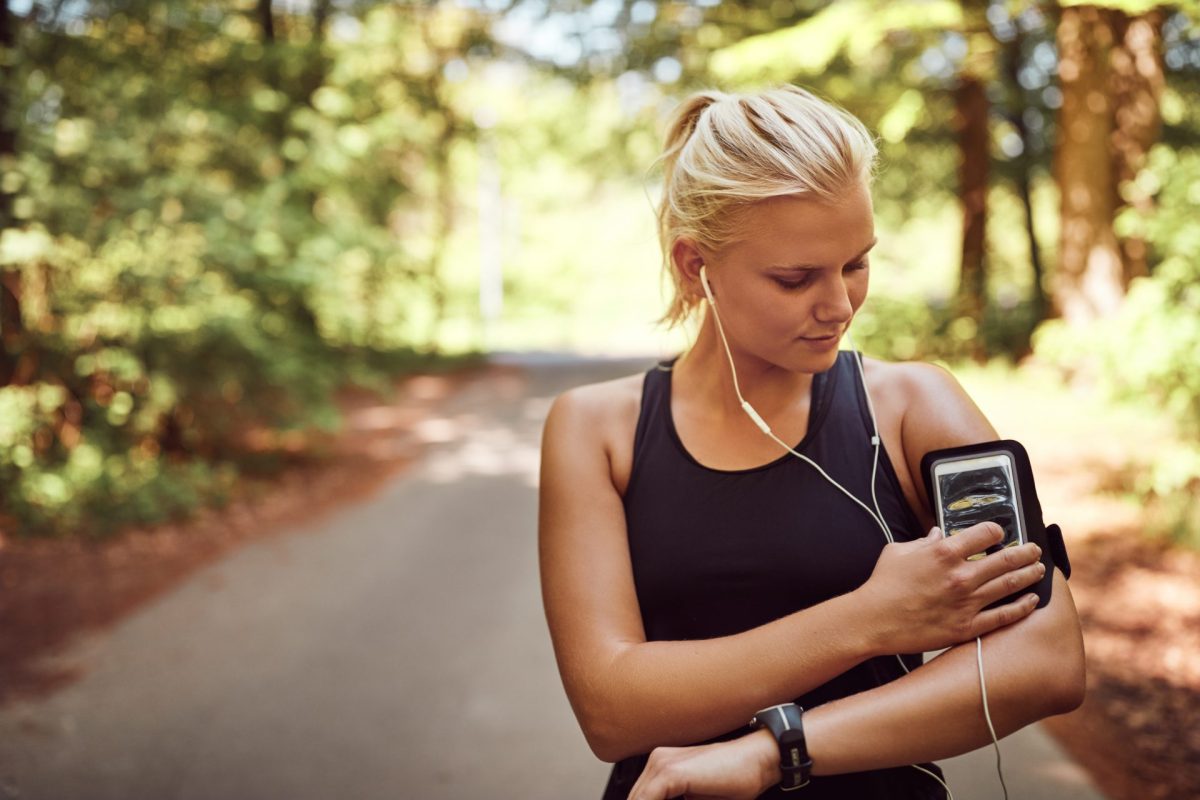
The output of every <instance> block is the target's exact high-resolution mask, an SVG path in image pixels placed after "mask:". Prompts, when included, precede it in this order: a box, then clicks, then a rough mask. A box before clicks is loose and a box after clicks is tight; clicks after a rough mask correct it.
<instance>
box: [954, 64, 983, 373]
mask: <svg viewBox="0 0 1200 800" xmlns="http://www.w3.org/2000/svg"><path fill="white" fill-rule="evenodd" d="M954 108H955V114H954V118H955V124H954V127H955V133H956V134H957V139H958V150H959V164H958V192H959V202H960V203H961V204H962V212H963V240H962V266H961V273H960V277H959V284H958V313H959V314H960V315H963V316H967V317H970V318H971V319H973V320H975V322H976V323H980V322H982V321H983V312H984V309H985V308H986V306H987V270H986V267H985V264H984V246H985V239H986V236H987V188H988V158H989V154H988V99H987V94H986V93H985V91H984V85H983V82H982V81H981V80H979V79H978V78H977V77H975V76H974V75H963V76H962V77H961V78H960V79H959V84H958V87H957V88H956V89H955V90H954ZM973 341H974V344H973V345H972V348H973V353H972V355H973V356H974V357H975V358H976V359H982V358H984V357H985V356H986V353H985V352H984V347H983V340H982V338H981V337H978V336H976V337H974V339H973Z"/></svg>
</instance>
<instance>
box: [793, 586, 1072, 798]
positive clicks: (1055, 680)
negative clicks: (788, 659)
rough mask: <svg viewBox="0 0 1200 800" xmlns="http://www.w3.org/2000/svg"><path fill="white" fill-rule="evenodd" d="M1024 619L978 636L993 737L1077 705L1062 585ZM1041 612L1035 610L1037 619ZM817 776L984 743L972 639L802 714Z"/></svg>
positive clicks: (1068, 612) (896, 763) (943, 754)
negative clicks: (915, 667) (887, 680)
mask: <svg viewBox="0 0 1200 800" xmlns="http://www.w3.org/2000/svg"><path fill="white" fill-rule="evenodd" d="M1054 594H1055V597H1054V600H1053V601H1052V602H1051V604H1050V605H1048V606H1047V607H1046V608H1044V609H1040V610H1039V611H1036V612H1034V613H1033V614H1032V615H1030V616H1029V617H1028V618H1026V619H1024V620H1022V621H1021V622H1018V623H1016V624H1014V625H1011V626H1009V627H1007V628H1002V629H1000V630H997V631H995V632H993V633H991V634H988V635H987V636H985V637H983V667H984V675H985V678H986V684H987V696H988V709H989V711H990V714H991V719H992V724H993V726H994V727H995V729H996V736H997V737H1003V736H1007V735H1008V734H1010V733H1012V732H1013V731H1016V730H1018V729H1020V728H1022V727H1024V726H1025V725H1028V724H1029V723H1031V722H1034V721H1036V720H1038V719H1041V718H1043V717H1046V716H1051V715H1053V714H1059V713H1064V712H1066V711H1069V710H1071V709H1072V708H1074V707H1076V706H1078V704H1079V703H1080V702H1082V692H1083V642H1082V638H1081V636H1080V635H1079V628H1078V621H1077V618H1076V616H1075V608H1074V604H1073V603H1072V601H1071V597H1070V592H1069V591H1068V590H1067V588H1066V581H1065V580H1064V579H1062V576H1061V575H1057V576H1056V579H1055V586H1054ZM1039 615H1041V616H1039ZM804 722H805V732H806V734H807V738H808V742H809V755H810V756H811V757H812V759H813V772H814V774H817V775H828V774H838V773H844V772H858V771H862V770H868V769H880V768H884V767H892V766H899V765H903V764H914V763H918V762H922V761H932V760H936V759H939V758H947V757H950V756H955V755H960V754H962V753H965V752H968V751H970V750H974V749H976V748H978V747H982V746H983V745H986V744H988V743H990V742H991V740H992V739H991V734H990V733H989V732H988V728H987V723H986V721H985V718H984V712H983V702H982V695H981V692H980V686H979V668H978V665H977V662H976V643H975V641H974V640H972V641H969V642H965V643H963V644H960V645H957V646H955V647H953V648H951V649H950V650H947V651H946V652H945V653H943V654H942V655H940V656H938V657H937V658H935V659H933V660H932V661H930V662H929V663H928V664H926V665H924V666H923V667H921V668H920V669H918V670H914V671H913V672H912V673H911V674H909V675H906V676H904V677H902V678H900V679H898V680H896V681H894V682H892V683H889V684H886V685H884V686H880V687H877V688H875V689H872V690H870V691H867V692H863V693H861V694H856V695H853V696H851V697H847V698H844V699H842V700H838V701H835V702H832V703H829V704H827V705H823V706H820V707H817V708H814V709H812V710H811V711H807V712H805V714H804Z"/></svg>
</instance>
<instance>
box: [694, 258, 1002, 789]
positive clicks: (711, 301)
mask: <svg viewBox="0 0 1200 800" xmlns="http://www.w3.org/2000/svg"><path fill="white" fill-rule="evenodd" d="M707 268H708V265H707V264H704V265H701V267H700V284H701V285H702V286H703V287H704V295H705V297H706V298H707V299H708V305H709V308H710V309H712V314H713V320H714V321H715V322H716V324H717V333H719V334H720V336H721V343H722V344H723V345H724V347H725V356H726V358H728V359H729V370H730V374H731V375H732V377H733V391H734V392H736V393H737V397H738V401H739V402H740V403H741V405H742V410H743V411H745V412H746V414H747V416H749V417H750V419H751V420H753V421H754V424H755V425H756V426H757V427H758V429H759V430H761V431H762V432H763V433H765V434H766V435H767V436H769V437H771V438H772V439H774V440H775V441H776V442H778V443H779V444H780V446H782V447H783V449H785V450H787V451H788V452H789V453H791V454H792V455H794V456H796V457H797V458H799V459H800V460H801V461H804V462H805V463H806V464H809V465H811V466H812V467H813V468H814V469H816V471H817V472H819V473H820V474H821V475H822V476H823V477H824V478H825V480H827V481H829V482H830V483H831V484H833V485H834V486H835V487H836V488H837V489H839V490H840V491H841V492H842V493H843V494H845V495H846V496H847V497H849V498H850V499H851V500H853V501H854V502H855V503H857V504H858V505H859V506H860V507H861V508H862V509H863V510H864V511H866V512H867V514H868V515H870V517H871V519H873V520H875V522H876V524H878V525H879V529H880V530H881V531H883V536H884V538H885V539H887V541H888V542H889V543H894V542H895V539H893V538H892V532H891V530H889V529H888V526H887V523H886V522H885V521H884V519H883V511H882V510H881V509H880V507H879V498H878V496H877V495H876V493H875V475H876V472H877V470H878V467H879V447H880V439H879V423H878V421H877V420H876V418H875V406H874V404H873V403H872V402H871V393H870V392H869V391H868V390H867V374H866V371H865V370H864V369H863V361H862V353H860V352H859V350H858V348H857V347H855V345H854V339H853V338H852V337H851V336H850V331H849V329H847V330H846V338H847V339H848V340H849V341H850V347H851V348H852V352H853V354H854V360H855V363H856V364H857V366H858V374H859V376H860V377H861V379H862V386H863V394H864V395H865V396H866V398H867V412H868V415H869V416H870V418H871V437H870V442H871V446H872V447H873V448H874V450H875V455H874V458H873V459H872V461H871V500H872V503H873V504H874V506H875V510H874V511H872V510H871V509H870V508H868V507H867V505H866V504H865V503H863V502H862V501H861V500H859V499H858V498H857V497H855V496H854V495H853V494H852V493H851V492H850V491H849V490H848V489H847V488H846V487H844V486H842V485H841V484H840V483H838V482H837V481H835V480H834V479H833V478H831V477H830V476H829V473H827V472H826V471H825V470H823V469H821V466H820V465H819V464H817V462H815V461H813V460H812V459H811V458H809V457H808V456H806V455H804V454H803V453H797V452H796V451H795V450H793V449H792V448H791V447H790V446H789V445H788V444H787V443H786V442H784V441H783V440H782V439H780V438H779V437H778V436H776V435H775V433H774V432H773V431H772V430H771V426H770V425H768V424H767V422H766V420H764V419H763V418H762V416H761V415H759V413H758V412H757V411H755V410H754V407H753V406H751V405H750V403H749V402H747V400H746V398H744V397H742V390H741V388H740V387H739V386H738V382H737V370H736V369H735V368H734V365H733V354H732V353H731V352H730V351H729V342H728V340H726V338H725V330H724V328H723V327H722V326H721V317H720V315H719V314H717V301H716V299H715V298H714V297H713V293H712V288H711V287H710V286H709V285H708V275H707V273H706V270H707ZM975 645H976V656H977V662H978V664H979V687H980V689H981V690H982V692H983V715H984V718H985V719H986V720H987V726H988V731H989V732H990V733H991V735H992V744H993V745H994V746H995V748H996V771H997V772H998V773H999V774H1000V786H1001V787H1002V788H1003V789H1004V797H1005V800H1008V787H1007V786H1006V785H1005V783H1004V773H1003V771H1001V769H1000V741H999V739H998V738H997V737H996V729H995V728H994V727H993V726H992V715H991V713H990V712H989V711H988V702H987V683H986V681H985V680H984V677H983V639H982V637H976V638H975ZM896 660H897V661H898V662H899V663H900V668H901V669H903V670H904V672H905V673H908V671H909V669H908V667H907V666H906V665H905V664H904V660H903V659H901V658H900V656H899V655H897V656H896ZM909 766H911V767H912V768H913V769H915V770H919V771H921V772H923V773H925V774H926V775H929V776H930V777H931V778H933V779H934V780H935V781H937V782H938V783H939V784H941V785H942V788H943V789H945V790H946V796H947V797H949V798H950V800H954V795H953V793H951V791H950V787H949V786H947V785H946V783H945V781H943V780H942V779H941V778H939V777H938V776H937V775H935V774H934V773H933V772H930V771H929V770H927V769H925V768H924V767H922V766H919V765H917V764H910V765H909Z"/></svg>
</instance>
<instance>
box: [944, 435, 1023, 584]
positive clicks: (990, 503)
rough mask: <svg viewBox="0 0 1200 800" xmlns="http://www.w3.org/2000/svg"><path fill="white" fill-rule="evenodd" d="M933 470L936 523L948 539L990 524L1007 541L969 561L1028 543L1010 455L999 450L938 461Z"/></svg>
mask: <svg viewBox="0 0 1200 800" xmlns="http://www.w3.org/2000/svg"><path fill="white" fill-rule="evenodd" d="M932 470H933V490H934V505H935V506H936V508H935V513H936V514H937V524H938V527H939V528H941V529H942V531H943V533H944V534H945V535H946V536H953V535H954V534H956V533H960V532H961V531H963V530H965V529H966V528H969V527H971V526H972V525H977V524H978V523H980V522H988V521H991V522H995V523H997V524H999V525H1000V527H1001V528H1003V529H1004V539H1003V540H1002V541H1001V542H1000V543H999V544H997V545H994V546H992V547H989V548H988V549H987V550H985V551H984V552H982V553H976V554H975V555H972V556H970V557H969V560H975V559H979V558H983V557H984V556H985V555H987V554H989V553H996V552H999V551H1000V550H1001V549H1003V548H1005V547H1015V546H1016V545H1019V544H1025V542H1026V541H1028V539H1027V533H1026V531H1025V525H1024V522H1023V516H1022V509H1021V493H1020V490H1019V489H1018V488H1017V480H1016V465H1015V464H1014V463H1013V457H1012V455H1011V454H1009V453H1008V452H1005V451H996V452H993V453H982V454H976V455H972V456H967V457H957V458H944V459H938V460H936V461H934V462H933V465H932Z"/></svg>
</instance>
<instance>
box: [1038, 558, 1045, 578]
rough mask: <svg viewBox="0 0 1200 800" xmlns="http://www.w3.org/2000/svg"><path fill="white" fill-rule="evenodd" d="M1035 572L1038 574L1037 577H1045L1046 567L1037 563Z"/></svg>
mask: <svg viewBox="0 0 1200 800" xmlns="http://www.w3.org/2000/svg"><path fill="white" fill-rule="evenodd" d="M1037 572H1038V575H1045V574H1046V565H1045V564H1043V563H1042V562H1040V561H1039V562H1038V565H1037Z"/></svg>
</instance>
